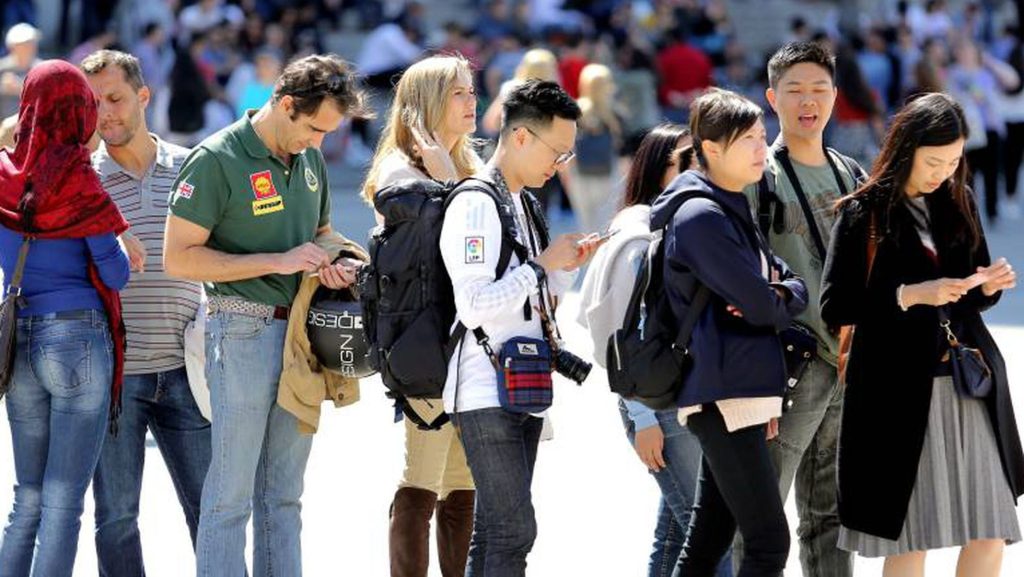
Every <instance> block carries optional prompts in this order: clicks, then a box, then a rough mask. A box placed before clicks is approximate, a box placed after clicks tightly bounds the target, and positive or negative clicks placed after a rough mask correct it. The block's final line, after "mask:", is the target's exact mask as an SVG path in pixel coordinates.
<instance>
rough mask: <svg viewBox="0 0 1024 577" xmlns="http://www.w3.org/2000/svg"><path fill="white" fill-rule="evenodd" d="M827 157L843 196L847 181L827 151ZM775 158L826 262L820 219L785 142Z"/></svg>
mask: <svg viewBox="0 0 1024 577" xmlns="http://www.w3.org/2000/svg"><path fill="white" fill-rule="evenodd" d="M825 157H826V158H827V159H828V163H829V166H831V167H832V173H833V174H834V175H835V176H836V182H837V184H838V185H839V191H840V194H841V195H842V196H846V183H845V182H843V178H842V175H841V174H839V170H838V169H837V168H836V166H835V164H834V163H833V161H832V155H830V154H828V152H826V153H825ZM775 160H777V161H778V162H779V164H780V165H782V169H783V170H785V171H786V178H788V179H789V183H790V184H791V185H792V186H793V192H795V193H796V198H797V200H799V201H800V208H801V209H803V212H804V218H805V219H807V230H809V231H810V233H811V239H813V240H814V248H815V249H817V251H818V257H819V258H821V262H825V255H826V254H827V249H826V248H825V240H824V239H823V238H822V237H821V231H820V230H819V229H818V221H817V220H816V219H815V218H814V211H812V210H811V203H810V202H809V201H808V200H807V194H805V193H804V188H803V186H802V185H801V184H800V179H799V178H798V177H797V175H796V169H794V168H793V162H792V161H791V160H790V159H789V151H788V150H787V149H786V146H785V145H784V144H783V145H781V146H779V147H778V148H776V149H775Z"/></svg>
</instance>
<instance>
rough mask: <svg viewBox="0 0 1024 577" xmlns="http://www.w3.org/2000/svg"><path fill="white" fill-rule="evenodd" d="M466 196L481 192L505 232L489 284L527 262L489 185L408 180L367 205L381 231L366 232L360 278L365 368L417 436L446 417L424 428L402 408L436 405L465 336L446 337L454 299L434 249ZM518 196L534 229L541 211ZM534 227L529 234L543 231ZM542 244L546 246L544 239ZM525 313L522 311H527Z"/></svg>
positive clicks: (508, 213) (511, 216) (458, 330)
mask: <svg viewBox="0 0 1024 577" xmlns="http://www.w3.org/2000/svg"><path fill="white" fill-rule="evenodd" d="M466 191H477V192H483V193H485V194H487V195H489V196H490V197H491V198H492V199H493V200H494V202H495V204H496V205H497V207H498V215H499V218H500V220H501V227H502V231H503V232H502V242H501V250H500V253H499V258H498V265H497V267H496V269H495V276H496V277H497V278H500V277H501V276H502V274H503V273H504V272H505V270H506V269H507V268H508V265H509V262H510V261H511V258H512V254H516V255H517V256H518V257H519V259H520V261H525V260H527V258H528V251H527V249H526V247H525V246H523V245H522V244H521V243H519V242H518V241H517V240H516V224H515V213H514V212H513V210H514V209H513V208H512V207H511V205H510V204H509V202H508V201H507V200H506V199H504V198H503V197H502V195H501V193H500V192H499V191H498V190H497V188H495V186H494V184H492V183H490V182H487V181H486V180H481V179H478V178H467V179H465V180H462V181H461V182H458V183H451V182H437V181H434V180H424V179H408V180H402V181H399V182H396V183H394V184H392V185H390V186H388V187H385V188H384V189H382V190H380V191H379V192H378V193H377V195H376V196H375V198H374V203H373V205H374V208H375V209H376V210H377V212H378V213H380V214H381V215H382V216H383V217H384V224H383V226H379V227H377V228H375V229H374V230H373V231H372V233H371V235H370V241H369V244H368V250H369V254H370V264H369V265H367V266H364V267H363V268H362V269H361V270H360V274H359V281H358V282H359V293H360V300H361V302H362V307H363V328H364V330H365V331H366V339H367V341H368V343H369V359H370V366H371V367H372V368H373V369H374V370H377V371H379V372H380V374H381V379H382V380H383V381H384V385H385V386H386V387H387V388H388V396H389V397H391V398H394V399H395V400H396V402H398V403H399V406H400V407H401V408H402V411H403V412H404V413H405V415H406V417H407V418H409V419H410V420H411V421H412V422H413V423H415V424H416V425H417V426H418V427H420V428H421V429H438V428H440V427H441V426H442V425H444V424H445V423H446V422H447V421H448V415H447V414H446V413H441V415H440V416H438V417H437V418H436V419H434V421H433V422H430V423H427V422H425V421H424V420H423V419H422V418H421V417H420V416H419V415H417V414H416V412H415V411H413V410H412V409H411V408H410V407H409V406H408V403H405V402H404V401H405V399H407V398H412V399H438V398H441V395H442V393H443V391H444V384H445V381H446V379H447V376H448V361H449V360H450V359H451V356H452V354H453V353H454V351H455V348H456V347H457V346H458V343H459V342H460V341H461V340H462V338H463V337H464V336H465V333H466V327H464V326H463V325H462V324H461V323H459V324H458V326H456V327H455V329H454V330H452V323H453V322H454V321H455V298H454V295H453V293H452V283H451V279H450V278H449V276H448V271H447V269H446V268H445V265H444V261H443V260H442V258H441V249H440V246H439V241H440V238H441V228H442V225H443V223H444V214H445V210H446V209H447V207H448V204H449V203H450V202H451V201H452V199H454V198H455V196H456V195H457V194H459V193H462V192H466ZM523 196H524V198H526V199H527V207H528V212H529V213H531V215H530V217H531V218H533V219H534V221H535V223H536V221H537V219H538V218H539V215H540V214H542V213H541V212H540V209H539V204H538V203H537V201H536V199H535V198H533V196H532V195H530V194H529V193H528V192H525V191H524V192H523ZM540 224H541V225H542V226H537V227H535V228H537V230H541V231H546V230H547V227H546V225H543V223H542V222H541V223H540ZM541 236H542V238H541V241H542V245H545V246H546V243H547V239H546V238H544V234H542V235H541ZM524 306H525V307H527V309H526V310H528V306H529V305H528V303H527V304H526V305H524ZM473 333H474V335H475V336H476V337H477V340H478V341H480V340H482V339H486V335H485V334H484V333H483V331H482V330H480V329H479V328H477V329H475V330H474V331H473Z"/></svg>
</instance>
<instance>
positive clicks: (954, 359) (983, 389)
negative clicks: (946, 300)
mask: <svg viewBox="0 0 1024 577" xmlns="http://www.w3.org/2000/svg"><path fill="white" fill-rule="evenodd" d="M939 325H940V326H941V327H942V328H943V329H945V331H946V340H947V341H948V342H949V369H950V373H951V374H952V376H953V385H954V386H955V387H956V391H957V392H958V393H959V394H960V395H961V396H964V397H971V398H984V397H987V396H988V394H989V393H990V392H991V391H992V369H990V368H989V366H988V363H987V362H985V357H984V355H982V354H981V351H979V350H978V349H975V348H972V347H968V346H965V345H964V344H962V343H961V342H960V340H959V339H957V338H956V335H955V334H953V329H952V328H951V327H950V320H949V313H948V312H947V311H946V309H945V308H940V309H939Z"/></svg>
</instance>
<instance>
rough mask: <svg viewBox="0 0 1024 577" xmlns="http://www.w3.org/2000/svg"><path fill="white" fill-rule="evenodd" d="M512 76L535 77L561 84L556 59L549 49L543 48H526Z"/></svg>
mask: <svg viewBox="0 0 1024 577" xmlns="http://www.w3.org/2000/svg"><path fill="white" fill-rule="evenodd" d="M514 78H515V79H516V80H529V79H531V78H537V79H538V80H550V81H551V82H558V83H559V84H561V82H560V81H559V77H558V59H557V58H555V55H554V54H552V52H551V51H550V50H545V49H544V48H534V49H532V50H527V51H526V54H523V59H522V60H520V61H519V66H516V72H515V76H514Z"/></svg>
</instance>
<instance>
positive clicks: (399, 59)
mask: <svg viewBox="0 0 1024 577" xmlns="http://www.w3.org/2000/svg"><path fill="white" fill-rule="evenodd" d="M422 53H423V48H421V47H419V46H417V45H416V44H415V43H414V42H413V41H412V40H409V38H408V37H407V36H406V35H405V32H404V31H403V30H402V27H401V26H399V25H398V24H393V23H388V24H382V25H381V26H378V27H377V29H376V30H374V31H373V32H371V33H370V35H369V36H367V37H366V40H365V41H363V49H362V51H361V52H360V53H359V58H358V59H357V60H356V62H357V63H358V64H357V67H358V68H359V72H360V73H362V74H365V75H367V76H370V75H373V74H378V73H381V72H387V71H389V70H394V69H396V68H404V67H406V66H408V65H410V64H412V63H413V62H415V61H416V59H417V58H419V57H420V54H422Z"/></svg>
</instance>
